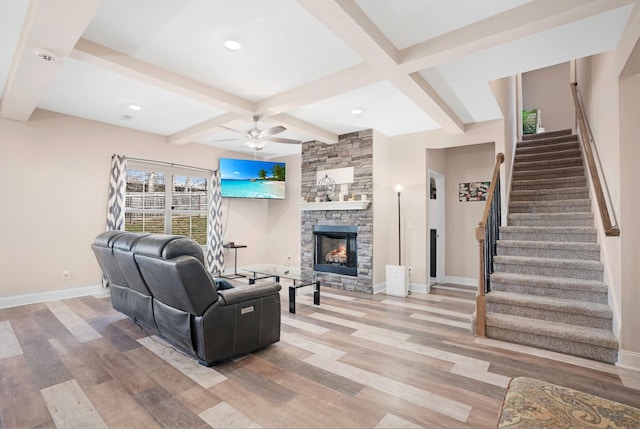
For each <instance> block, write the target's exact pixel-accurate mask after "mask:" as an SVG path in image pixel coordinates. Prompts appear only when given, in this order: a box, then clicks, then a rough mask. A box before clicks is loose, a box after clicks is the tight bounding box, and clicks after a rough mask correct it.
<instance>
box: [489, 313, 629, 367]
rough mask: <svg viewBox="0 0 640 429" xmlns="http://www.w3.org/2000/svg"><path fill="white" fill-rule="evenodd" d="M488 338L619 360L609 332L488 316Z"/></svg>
mask: <svg viewBox="0 0 640 429" xmlns="http://www.w3.org/2000/svg"><path fill="white" fill-rule="evenodd" d="M487 336H488V337H489V338H495V339H498V340H503V341H510V342H513V343H518V344H524V345H527V346H533V347H539V348H543V349H547V350H553V351H557V352H561V353H567V354H571V355H574V356H580V357H584V358H587V359H593V360H598V361H601V362H607V363H615V362H616V360H617V358H618V342H617V340H616V337H615V335H613V333H612V332H611V331H610V330H606V329H595V328H587V327H584V326H575V325H569V324H566V323H557V322H553V323H550V322H545V321H543V320H536V319H529V318H526V317H518V316H512V315H505V314H494V313H487Z"/></svg>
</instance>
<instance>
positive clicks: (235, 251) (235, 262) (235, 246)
mask: <svg viewBox="0 0 640 429" xmlns="http://www.w3.org/2000/svg"><path fill="white" fill-rule="evenodd" d="M222 247H224V248H225V249H233V274H229V275H221V276H220V277H224V278H225V279H237V278H240V277H247V276H245V275H244V274H238V249H244V248H246V247H247V245H246V244H223V245H222Z"/></svg>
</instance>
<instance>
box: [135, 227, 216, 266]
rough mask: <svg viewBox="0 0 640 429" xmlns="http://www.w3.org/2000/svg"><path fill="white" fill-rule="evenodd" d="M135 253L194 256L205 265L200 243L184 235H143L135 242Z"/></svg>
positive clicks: (169, 256)
mask: <svg viewBox="0 0 640 429" xmlns="http://www.w3.org/2000/svg"><path fill="white" fill-rule="evenodd" d="M133 253H135V254H137V255H146V256H154V257H156V258H162V259H173V258H175V257H178V256H193V257H194V258H196V259H198V260H199V261H200V262H201V263H202V264H203V265H204V254H203V253H202V248H201V247H200V245H199V244H198V243H196V241H195V240H193V239H191V238H187V237H184V236H182V235H166V234H153V235H149V236H147V237H143V238H141V239H140V240H138V241H137V242H136V243H135V245H134V247H133Z"/></svg>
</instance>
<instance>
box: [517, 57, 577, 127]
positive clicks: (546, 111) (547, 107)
mask: <svg viewBox="0 0 640 429" xmlns="http://www.w3.org/2000/svg"><path fill="white" fill-rule="evenodd" d="M569 70H570V67H569V63H561V64H556V65H554V66H551V67H545V68H542V69H538V70H533V71H530V72H527V73H523V74H522V108H523V109H525V110H529V109H540V111H541V113H542V116H541V117H542V126H543V127H544V128H545V130H546V131H557V130H564V129H567V128H571V126H572V124H573V116H572V107H571V105H572V101H571V100H572V99H571V97H572V96H571V88H570V86H569V83H570V82H571V79H570V73H569Z"/></svg>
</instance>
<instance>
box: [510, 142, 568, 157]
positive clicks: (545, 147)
mask: <svg viewBox="0 0 640 429" xmlns="http://www.w3.org/2000/svg"><path fill="white" fill-rule="evenodd" d="M569 149H578V150H580V142H579V141H578V140H577V139H574V140H571V141H563V142H559V143H547V144H535V145H534V144H529V145H524V146H523V145H522V143H518V146H516V156H517V155H526V154H531V153H540V152H543V153H544V152H553V151H559V150H569Z"/></svg>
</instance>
